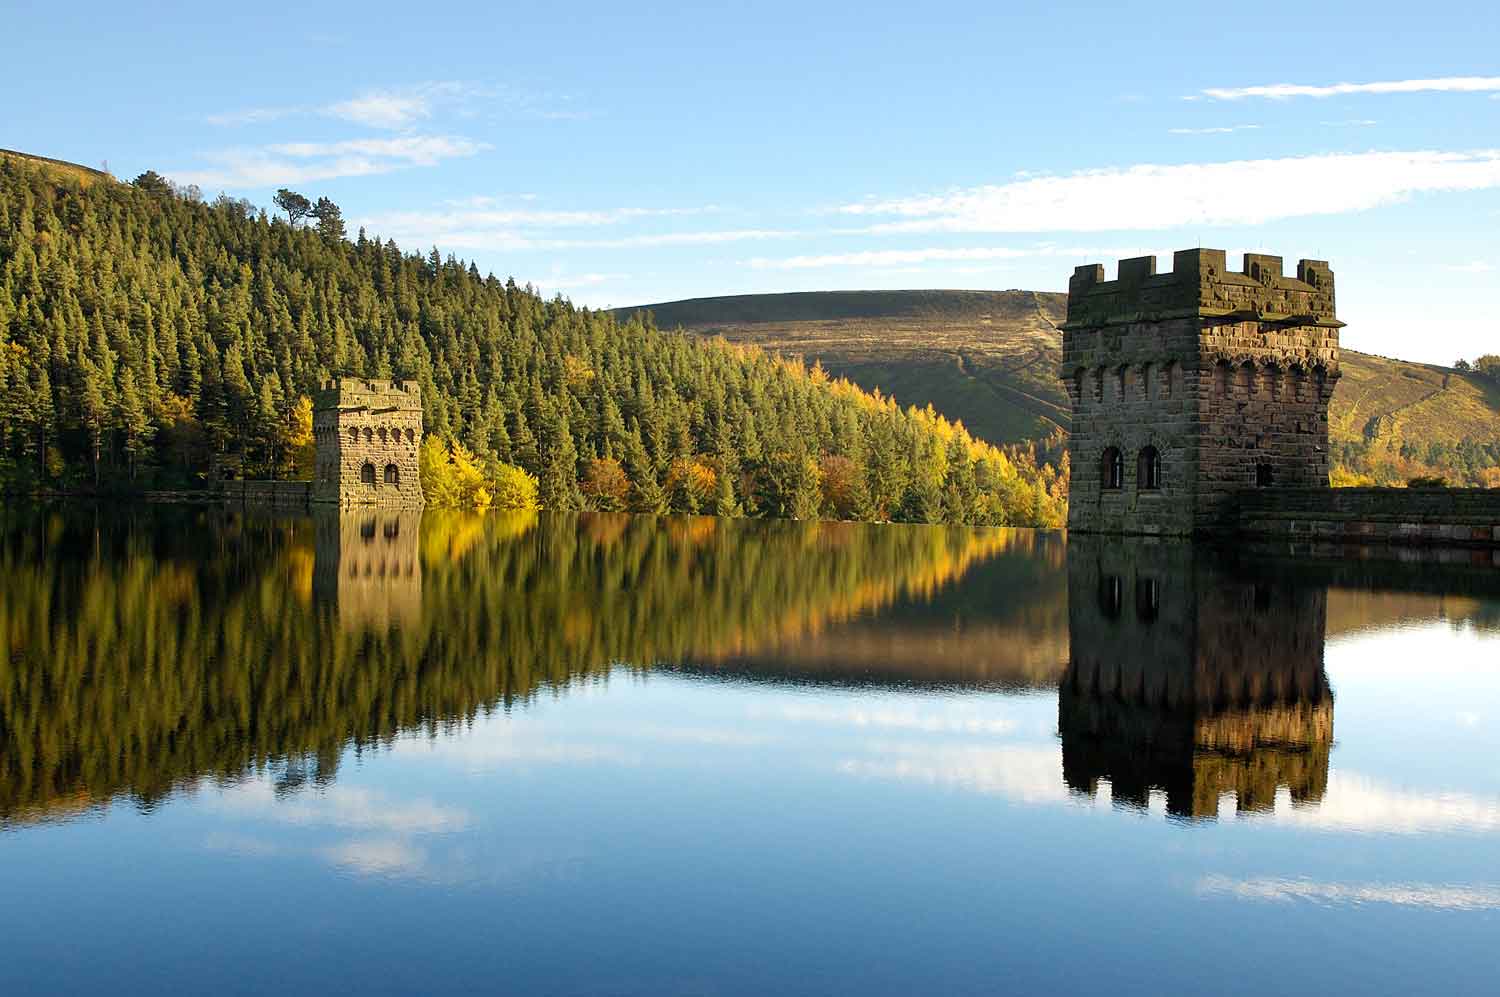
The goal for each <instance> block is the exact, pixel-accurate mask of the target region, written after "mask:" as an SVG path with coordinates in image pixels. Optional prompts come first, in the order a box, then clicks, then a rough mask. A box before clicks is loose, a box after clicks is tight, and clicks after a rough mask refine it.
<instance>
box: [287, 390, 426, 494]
mask: <svg viewBox="0 0 1500 997" xmlns="http://www.w3.org/2000/svg"><path fill="white" fill-rule="evenodd" d="M313 438H314V440H315V441H316V444H317V467H316V470H315V473H314V475H313V501H314V502H331V503H337V504H339V505H400V506H420V505H421V504H422V482H421V480H420V478H419V476H418V472H417V447H418V446H419V445H420V444H421V442H422V394H421V391H420V390H419V389H418V387H417V385H415V384H413V383H411V382H404V381H372V380H367V379H364V378H355V377H343V378H339V379H337V380H334V381H329V382H328V383H327V384H324V385H323V386H322V387H321V388H320V389H319V390H318V391H317V392H316V393H315V394H314V396H313Z"/></svg>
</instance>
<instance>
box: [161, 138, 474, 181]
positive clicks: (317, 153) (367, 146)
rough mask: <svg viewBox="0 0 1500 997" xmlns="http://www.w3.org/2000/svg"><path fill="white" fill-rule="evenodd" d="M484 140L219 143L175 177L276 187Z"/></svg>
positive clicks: (410, 160) (359, 172)
mask: <svg viewBox="0 0 1500 997" xmlns="http://www.w3.org/2000/svg"><path fill="white" fill-rule="evenodd" d="M488 148H489V146H488V145H486V144H485V143H483V142H475V141H474V140H472V139H468V138H463V137H461V136H455V135H405V136H401V137H399V138H387V139H352V140H349V141H343V142H281V143H276V144H274V145H268V146H264V147H258V148H241V149H224V150H220V151H218V152H214V153H210V154H208V155H207V156H206V157H205V158H207V159H208V160H210V161H211V162H213V163H214V164H215V166H214V167H213V168H211V169H207V170H179V171H174V172H173V173H172V176H173V178H174V179H175V180H177V181H179V182H181V183H192V184H198V185H199V186H201V187H242V188H243V187H278V186H282V185H286V184H294V183H309V182H312V181H317V180H332V179H336V178H338V177H359V176H371V175H374V174H380V173H390V172H392V171H393V170H402V169H409V168H411V167H414V166H436V165H437V164H438V163H440V162H442V161H443V160H445V159H455V158H460V157H466V156H473V155H476V154H478V153H480V152H482V151H483V150H485V149H488Z"/></svg>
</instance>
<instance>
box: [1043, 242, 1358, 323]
mask: <svg viewBox="0 0 1500 997" xmlns="http://www.w3.org/2000/svg"><path fill="white" fill-rule="evenodd" d="M1225 256H1226V254H1225V252H1224V250H1222V249H1182V250H1178V251H1177V252H1176V253H1173V254H1172V269H1171V271H1169V272H1167V273H1157V271H1156V257H1154V256H1138V257H1135V258H1134V259H1128V260H1121V261H1120V262H1119V264H1118V268H1117V271H1116V277H1115V279H1114V280H1105V279H1104V267H1103V266H1102V265H1101V264H1098V263H1091V264H1088V265H1086V266H1081V267H1077V268H1075V269H1074V270H1073V276H1072V279H1070V280H1069V281H1068V320H1067V322H1066V323H1065V324H1064V325H1063V328H1064V329H1065V330H1068V329H1091V328H1100V327H1103V326H1108V325H1121V324H1126V323H1131V322H1157V321H1163V320H1166V319H1174V318H1201V319H1212V320H1222V321H1259V322H1274V323H1278V324H1285V325H1289V326H1292V325H1297V326H1317V327H1324V328H1334V329H1337V328H1340V327H1341V326H1342V325H1343V323H1342V322H1340V321H1339V320H1338V318H1337V317H1336V314H1335V307H1334V293H1333V271H1332V270H1330V269H1329V267H1328V264H1327V262H1326V261H1324V260H1299V261H1298V263H1297V275H1296V276H1295V277H1289V276H1286V275H1284V274H1283V273H1282V259H1281V257H1279V256H1267V255H1265V254H1262V253H1246V254H1245V256H1244V262H1243V264H1242V265H1241V269H1240V271H1239V272H1234V271H1231V270H1230V269H1229V267H1228V264H1227V262H1226V259H1225Z"/></svg>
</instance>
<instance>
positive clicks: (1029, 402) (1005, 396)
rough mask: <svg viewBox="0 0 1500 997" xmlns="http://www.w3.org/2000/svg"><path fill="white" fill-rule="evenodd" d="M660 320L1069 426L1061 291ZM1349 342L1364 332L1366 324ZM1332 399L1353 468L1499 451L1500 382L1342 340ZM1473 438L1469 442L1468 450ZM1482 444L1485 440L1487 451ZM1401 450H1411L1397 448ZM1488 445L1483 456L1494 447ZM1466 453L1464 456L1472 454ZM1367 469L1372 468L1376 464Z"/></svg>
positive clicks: (967, 413) (710, 301)
mask: <svg viewBox="0 0 1500 997" xmlns="http://www.w3.org/2000/svg"><path fill="white" fill-rule="evenodd" d="M638 310H646V311H650V312H651V313H653V314H654V315H655V316H656V321H657V323H658V324H659V325H660V326H661V327H662V328H668V329H670V328H674V327H677V326H682V327H683V328H685V329H688V330H689V331H694V332H700V333H704V334H712V335H722V336H723V337H724V338H726V339H728V340H730V341H731V342H737V343H755V344H758V345H761V346H763V347H765V348H767V349H771V350H777V351H780V352H783V353H789V354H800V355H802V356H805V357H806V358H807V359H808V360H809V361H811V360H813V359H817V360H820V361H821V362H822V364H823V366H824V367H825V368H827V369H828V371H829V372H830V373H833V374H838V375H842V376H845V377H848V378H849V379H850V380H852V381H854V382H855V383H857V384H859V385H860V386H862V387H864V388H867V389H872V390H873V389H875V388H879V389H880V390H881V391H882V392H884V393H886V394H892V395H895V397H896V398H897V399H898V400H899V401H900V402H902V403H903V404H915V405H926V404H928V403H931V404H932V405H933V407H934V408H936V409H937V410H938V411H939V412H942V413H943V414H944V415H947V416H949V417H950V418H956V419H962V420H963V422H964V424H965V425H966V426H968V427H969V429H970V430H971V431H972V432H974V433H975V434H976V435H978V436H980V437H983V438H985V439H988V440H990V441H992V442H995V443H1013V442H1019V441H1022V440H1035V439H1040V438H1044V437H1047V436H1049V435H1052V434H1055V433H1058V432H1064V431H1066V430H1067V428H1068V411H1067V396H1066V395H1065V394H1064V393H1063V390H1062V386H1061V385H1060V384H1059V382H1058V381H1057V378H1056V371H1057V365H1058V363H1059V361H1060V358H1061V349H1062V333H1061V332H1060V331H1059V330H1058V328H1057V327H1058V325H1059V324H1060V323H1061V322H1062V321H1063V319H1064V317H1065V315H1066V311H1067V297H1066V295H1063V294H1055V293H1050V292H1040V291H944V290H930V291H834V292H821V293H806V292H803V293H794V294H751V295H738V296H734V297H722V298H696V299H692V300H688V301H672V302H666V303H663V304H655V305H643V306H640V308H626V309H620V312H621V313H624V314H629V313H631V312H635V311H638ZM1347 339H1349V340H1352V341H1353V342H1358V339H1359V331H1358V330H1357V329H1354V330H1350V331H1349V333H1348V335H1347ZM1343 361H1344V362H1343V366H1344V377H1343V379H1342V380H1341V381H1340V383H1339V387H1338V392H1337V393H1336V394H1335V395H1334V402H1333V411H1332V415H1331V419H1330V422H1331V428H1332V432H1333V440H1334V443H1335V444H1336V446H1337V447H1338V450H1339V455H1340V456H1342V457H1344V458H1345V459H1346V460H1347V461H1348V462H1349V463H1350V464H1351V465H1353V466H1356V467H1359V468H1361V469H1364V470H1371V471H1372V472H1373V471H1375V470H1376V469H1377V468H1376V465H1379V464H1381V463H1388V464H1391V465H1392V467H1393V470H1391V471H1390V474H1393V475H1395V476H1396V477H1398V478H1400V480H1405V479H1404V477H1401V475H1403V474H1408V473H1411V474H1415V473H1421V472H1422V471H1423V470H1424V468H1423V467H1420V466H1418V465H1421V464H1424V463H1430V464H1431V466H1432V467H1433V468H1435V469H1438V470H1443V471H1445V472H1447V473H1450V475H1451V476H1453V477H1454V478H1455V480H1457V479H1458V478H1461V477H1463V476H1464V473H1463V472H1466V471H1468V470H1470V469H1471V468H1472V466H1473V463H1474V458H1472V457H1466V456H1464V455H1462V454H1459V453H1458V451H1460V450H1463V451H1465V453H1469V452H1470V451H1472V450H1473V446H1472V445H1474V444H1477V445H1479V446H1480V448H1481V450H1482V451H1483V452H1481V453H1480V454H1479V455H1478V458H1477V460H1478V461H1479V463H1480V464H1485V463H1486V462H1488V463H1489V464H1490V465H1491V466H1492V465H1493V459H1494V457H1495V456H1500V384H1497V383H1496V382H1495V381H1493V380H1490V379H1487V378H1485V377H1484V376H1482V375H1480V374H1476V373H1470V372H1460V371H1457V370H1453V369H1451V368H1447V367H1439V366H1434V365H1427V364H1416V363H1408V362H1406V361H1402V360H1390V359H1386V358H1384V357H1376V356H1371V355H1369V354H1366V353H1358V352H1356V351H1354V350H1348V349H1346V350H1345V351H1344V358H1343ZM1465 441H1469V443H1470V446H1469V447H1467V448H1465V446H1464V444H1465ZM1484 448H1487V449H1484ZM1403 450H1404V453H1403ZM1486 454H1488V456H1486ZM1465 461H1467V463H1465ZM1364 465H1369V466H1368V467H1366V466H1364Z"/></svg>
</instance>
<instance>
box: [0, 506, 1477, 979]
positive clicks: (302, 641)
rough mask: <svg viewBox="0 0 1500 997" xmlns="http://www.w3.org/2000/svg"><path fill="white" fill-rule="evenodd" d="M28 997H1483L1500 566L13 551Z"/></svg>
mask: <svg viewBox="0 0 1500 997" xmlns="http://www.w3.org/2000/svg"><path fill="white" fill-rule="evenodd" d="M0 640H3V641H4V642H5V650H6V655H5V656H4V657H3V659H0V897H4V898H5V903H3V904H0V992H5V993H78V992H83V991H87V990H96V991H111V992H142V993H145V992H153V993H154V992H160V991H198V990H206V989H209V988H210V987H211V988H212V989H214V990H215V991H219V992H228V993H238V992H264V991H266V990H269V989H272V988H274V989H276V990H279V991H282V992H291V993H296V992H329V991H336V992H345V991H363V992H370V993H388V992H389V993H411V992H424V993H440V992H538V993H600V992H604V993H652V994H655V993H726V994H733V993H764V992H769V991H776V992H805V993H812V992H818V993H826V992H873V993H911V992H940V991H941V992H995V991H996V990H1000V989H1006V988H1010V989H1017V990H1019V989H1025V990H1040V989H1043V988H1046V989H1049V990H1052V991H1060V992H1099V991H1105V990H1107V991H1111V992H1120V993H1136V992H1139V993H1158V992H1162V991H1165V990H1174V989H1175V990H1178V991H1180V992H1201V991H1207V990H1213V991H1218V992H1235V993H1267V992H1277V993H1298V992H1329V991H1330V990H1336V991H1338V992H1344V991H1353V990H1363V991H1384V992H1396V991H1412V990H1423V991H1441V990H1446V991H1450V992H1482V991H1485V990H1488V989H1489V987H1490V986H1491V984H1492V980H1491V976H1492V971H1493V960H1494V956H1493V946H1494V939H1495V938H1496V937H1497V931H1500V847H1497V844H1500V837H1497V834H1500V767H1497V765H1496V763H1495V759H1496V758H1497V757H1500V752H1497V749H1500V726H1497V725H1500V654H1497V652H1500V569H1497V568H1496V566H1495V565H1494V564H1493V560H1492V559H1490V558H1489V557H1488V555H1484V556H1478V557H1474V558H1469V557H1468V556H1467V555H1465V556H1464V557H1462V558H1458V559H1456V560H1455V561H1454V563H1447V564H1428V563H1411V562H1409V561H1386V560H1379V559H1373V560H1372V559H1365V560H1357V559H1348V558H1338V557H1332V556H1317V557H1313V556H1301V557H1297V558H1292V557H1287V556H1280V555H1277V554H1275V553H1274V552H1271V553H1254V554H1252V553H1249V552H1222V551H1221V552H1213V551H1207V550H1202V549H1198V550H1195V549H1193V548H1191V547H1185V546H1182V545H1175V544H1141V543H1132V542H1122V541H1113V542H1109V541H1099V540H1087V539H1083V538H1076V537H1075V538H1073V539H1072V541H1071V542H1069V541H1067V540H1065V539H1064V538H1063V537H1062V536H1060V535H1055V534H1045V533H1033V532H1028V531H1004V530H963V529H956V528H942V527H897V526H856V525H846V524H822V525H812V524H776V523H746V522H732V521H717V520H712V519H662V520H653V519H649V518H628V517H615V516H583V517H572V518H544V519H541V520H536V519H530V520H524V519H523V520H516V519H507V518H504V517H493V516H492V517H488V518H485V519H473V518H463V517H454V516H443V515H436V514H433V513H428V514H426V515H425V516H413V515H411V514H405V515H380V516H353V517H345V518H342V519H341V518H339V517H337V516H331V515H330V516H321V517H318V518H277V517H270V516H254V515H244V514H233V513H223V512H218V511H204V510H182V509H158V508H142V509H136V510H129V509H127V510H103V509H91V508H69V509H51V510H36V511H14V510H12V511H10V512H8V513H6V514H5V517H4V519H3V520H0Z"/></svg>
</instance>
